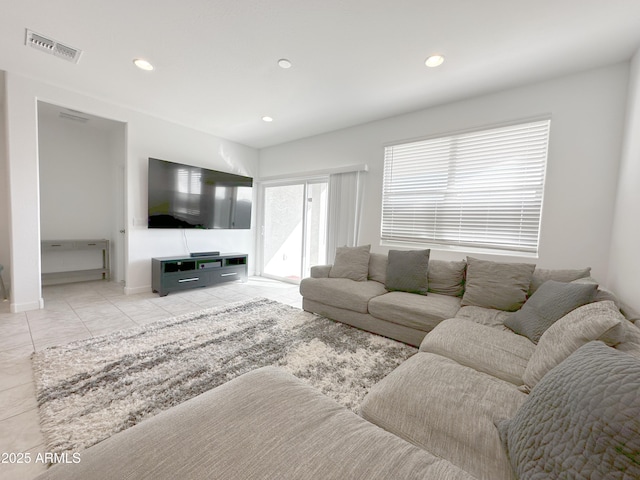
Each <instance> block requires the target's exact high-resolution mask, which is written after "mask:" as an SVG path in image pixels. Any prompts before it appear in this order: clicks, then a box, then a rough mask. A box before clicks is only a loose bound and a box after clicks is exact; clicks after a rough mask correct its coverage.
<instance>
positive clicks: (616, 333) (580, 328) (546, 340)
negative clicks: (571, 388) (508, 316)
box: [522, 300, 626, 390]
mask: <svg viewBox="0 0 640 480" xmlns="http://www.w3.org/2000/svg"><path fill="white" fill-rule="evenodd" d="M623 321H626V319H625V318H624V317H623V316H622V314H621V313H620V311H619V310H618V309H617V308H616V306H615V304H614V303H613V302H612V301H610V300H608V301H606V302H595V303H589V304H587V305H584V306H582V307H579V308H576V309H575V310H573V311H571V312H569V313H568V314H566V315H565V316H564V317H562V318H561V319H560V320H558V321H557V322H555V323H554V324H553V325H551V326H550V327H549V328H548V329H547V330H546V331H545V332H544V333H543V334H542V336H541V337H540V341H539V342H538V345H537V346H536V349H535V350H534V351H533V355H531V358H530V359H529V363H528V364H527V368H526V369H525V371H524V374H523V375H522V379H523V381H524V383H525V390H527V389H531V388H533V387H534V386H535V385H536V384H537V383H538V382H539V381H540V380H541V379H542V377H544V375H545V374H546V373H547V372H548V371H549V370H551V369H552V368H553V367H555V366H556V365H558V364H559V363H560V362H562V361H563V360H564V359H565V358H567V357H568V356H569V355H571V354H572V353H573V352H575V351H576V350H577V349H578V348H580V347H581V346H582V345H584V344H586V343H589V342H591V341H593V340H601V341H603V342H604V343H606V344H607V345H609V346H614V345H617V344H618V343H620V342H621V341H622V340H624V337H625V333H626V329H625V328H624V325H623Z"/></svg>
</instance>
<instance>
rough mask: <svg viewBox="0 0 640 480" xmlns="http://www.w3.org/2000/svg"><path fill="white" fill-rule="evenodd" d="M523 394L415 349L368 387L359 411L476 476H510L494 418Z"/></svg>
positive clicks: (494, 479) (495, 479) (505, 479)
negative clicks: (375, 383)
mask: <svg viewBox="0 0 640 480" xmlns="http://www.w3.org/2000/svg"><path fill="white" fill-rule="evenodd" d="M525 398H526V395H525V394H523V393H521V392H519V391H518V389H517V387H515V386H514V385H511V384H509V383H507V382H503V381H501V380H498V379H496V378H493V377H491V376H489V375H486V374H484V373H480V372H477V371H476V370H473V369H472V368H469V367H465V366H462V365H460V364H458V363H457V362H455V361H453V360H450V359H448V358H445V357H442V356H439V355H434V354H431V353H417V354H416V355H414V356H413V357H411V358H409V359H408V360H407V361H405V362H404V363H402V365H400V366H399V367H398V368H397V369H396V370H394V371H393V372H391V373H390V374H389V375H388V376H387V377H385V378H384V379H383V380H382V381H381V382H379V383H378V384H377V385H375V386H374V387H373V388H372V389H371V390H370V392H369V394H368V395H367V396H366V397H365V399H364V401H363V403H362V407H361V415H362V416H363V417H364V418H365V419H367V420H369V421H371V422H373V423H375V424H376V425H379V426H381V427H382V428H384V429H385V430H388V431H389V432H391V433H394V434H396V435H398V436H399V437H401V438H404V439H405V440H408V441H409V442H412V443H414V444H416V445H418V446H420V447H422V448H424V449H425V450H427V451H429V452H432V453H433V454H435V455H437V456H439V457H442V458H444V459H447V460H449V461H450V462H451V463H453V464H455V465H457V466H459V467H460V468H462V469H464V470H466V471H467V472H469V473H470V474H472V475H473V476H474V477H476V478H478V479H486V480H512V478H513V474H512V472H511V467H510V465H509V461H508V458H507V456H506V454H505V452H504V449H503V448H502V444H501V442H500V437H499V435H498V431H497V430H496V428H495V427H494V422H495V421H497V420H500V419H507V418H510V417H511V416H513V415H515V413H516V411H517V410H518V408H519V407H520V405H521V404H522V402H523V401H524V399H525ZM394 478H398V477H394Z"/></svg>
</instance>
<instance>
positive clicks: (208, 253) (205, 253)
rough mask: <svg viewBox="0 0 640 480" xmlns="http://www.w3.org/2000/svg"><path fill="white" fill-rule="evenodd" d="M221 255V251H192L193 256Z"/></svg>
mask: <svg viewBox="0 0 640 480" xmlns="http://www.w3.org/2000/svg"><path fill="white" fill-rule="evenodd" d="M218 255H220V252H191V253H190V254H189V256H191V257H216V256H218Z"/></svg>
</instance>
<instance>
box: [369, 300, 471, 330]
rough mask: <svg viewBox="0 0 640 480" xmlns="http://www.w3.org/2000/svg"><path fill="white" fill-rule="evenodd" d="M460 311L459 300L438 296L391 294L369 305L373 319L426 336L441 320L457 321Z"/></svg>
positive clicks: (372, 301)
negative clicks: (411, 329) (457, 314)
mask: <svg viewBox="0 0 640 480" xmlns="http://www.w3.org/2000/svg"><path fill="white" fill-rule="evenodd" d="M459 308H460V299H459V298H457V297H450V296H448V295H438V294H437V293H432V294H429V295H426V296H425V295H416V294H414V293H406V292H389V293H387V294H385V295H380V296H378V297H375V298H372V299H371V300H370V301H369V313H370V314H371V315H373V316H374V317H377V318H380V319H382V320H387V321H389V322H393V323H397V324H399V325H405V326H407V327H411V328H415V329H418V330H422V331H424V332H428V331H430V330H431V329H432V328H433V327H435V326H436V325H437V324H439V323H440V322H441V321H442V320H444V319H446V318H451V317H454V316H455V314H456V312H457V311H458V309H459Z"/></svg>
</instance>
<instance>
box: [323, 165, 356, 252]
mask: <svg viewBox="0 0 640 480" xmlns="http://www.w3.org/2000/svg"><path fill="white" fill-rule="evenodd" d="M363 173H364V172H362V171H357V172H346V173H335V174H331V175H329V226H328V237H329V238H328V241H327V249H328V263H333V260H334V258H335V254H336V248H337V247H343V246H345V245H346V246H348V247H353V246H356V245H357V244H358V236H359V233H360V214H361V210H362V194H363V192H362V188H363V177H364V175H363Z"/></svg>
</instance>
